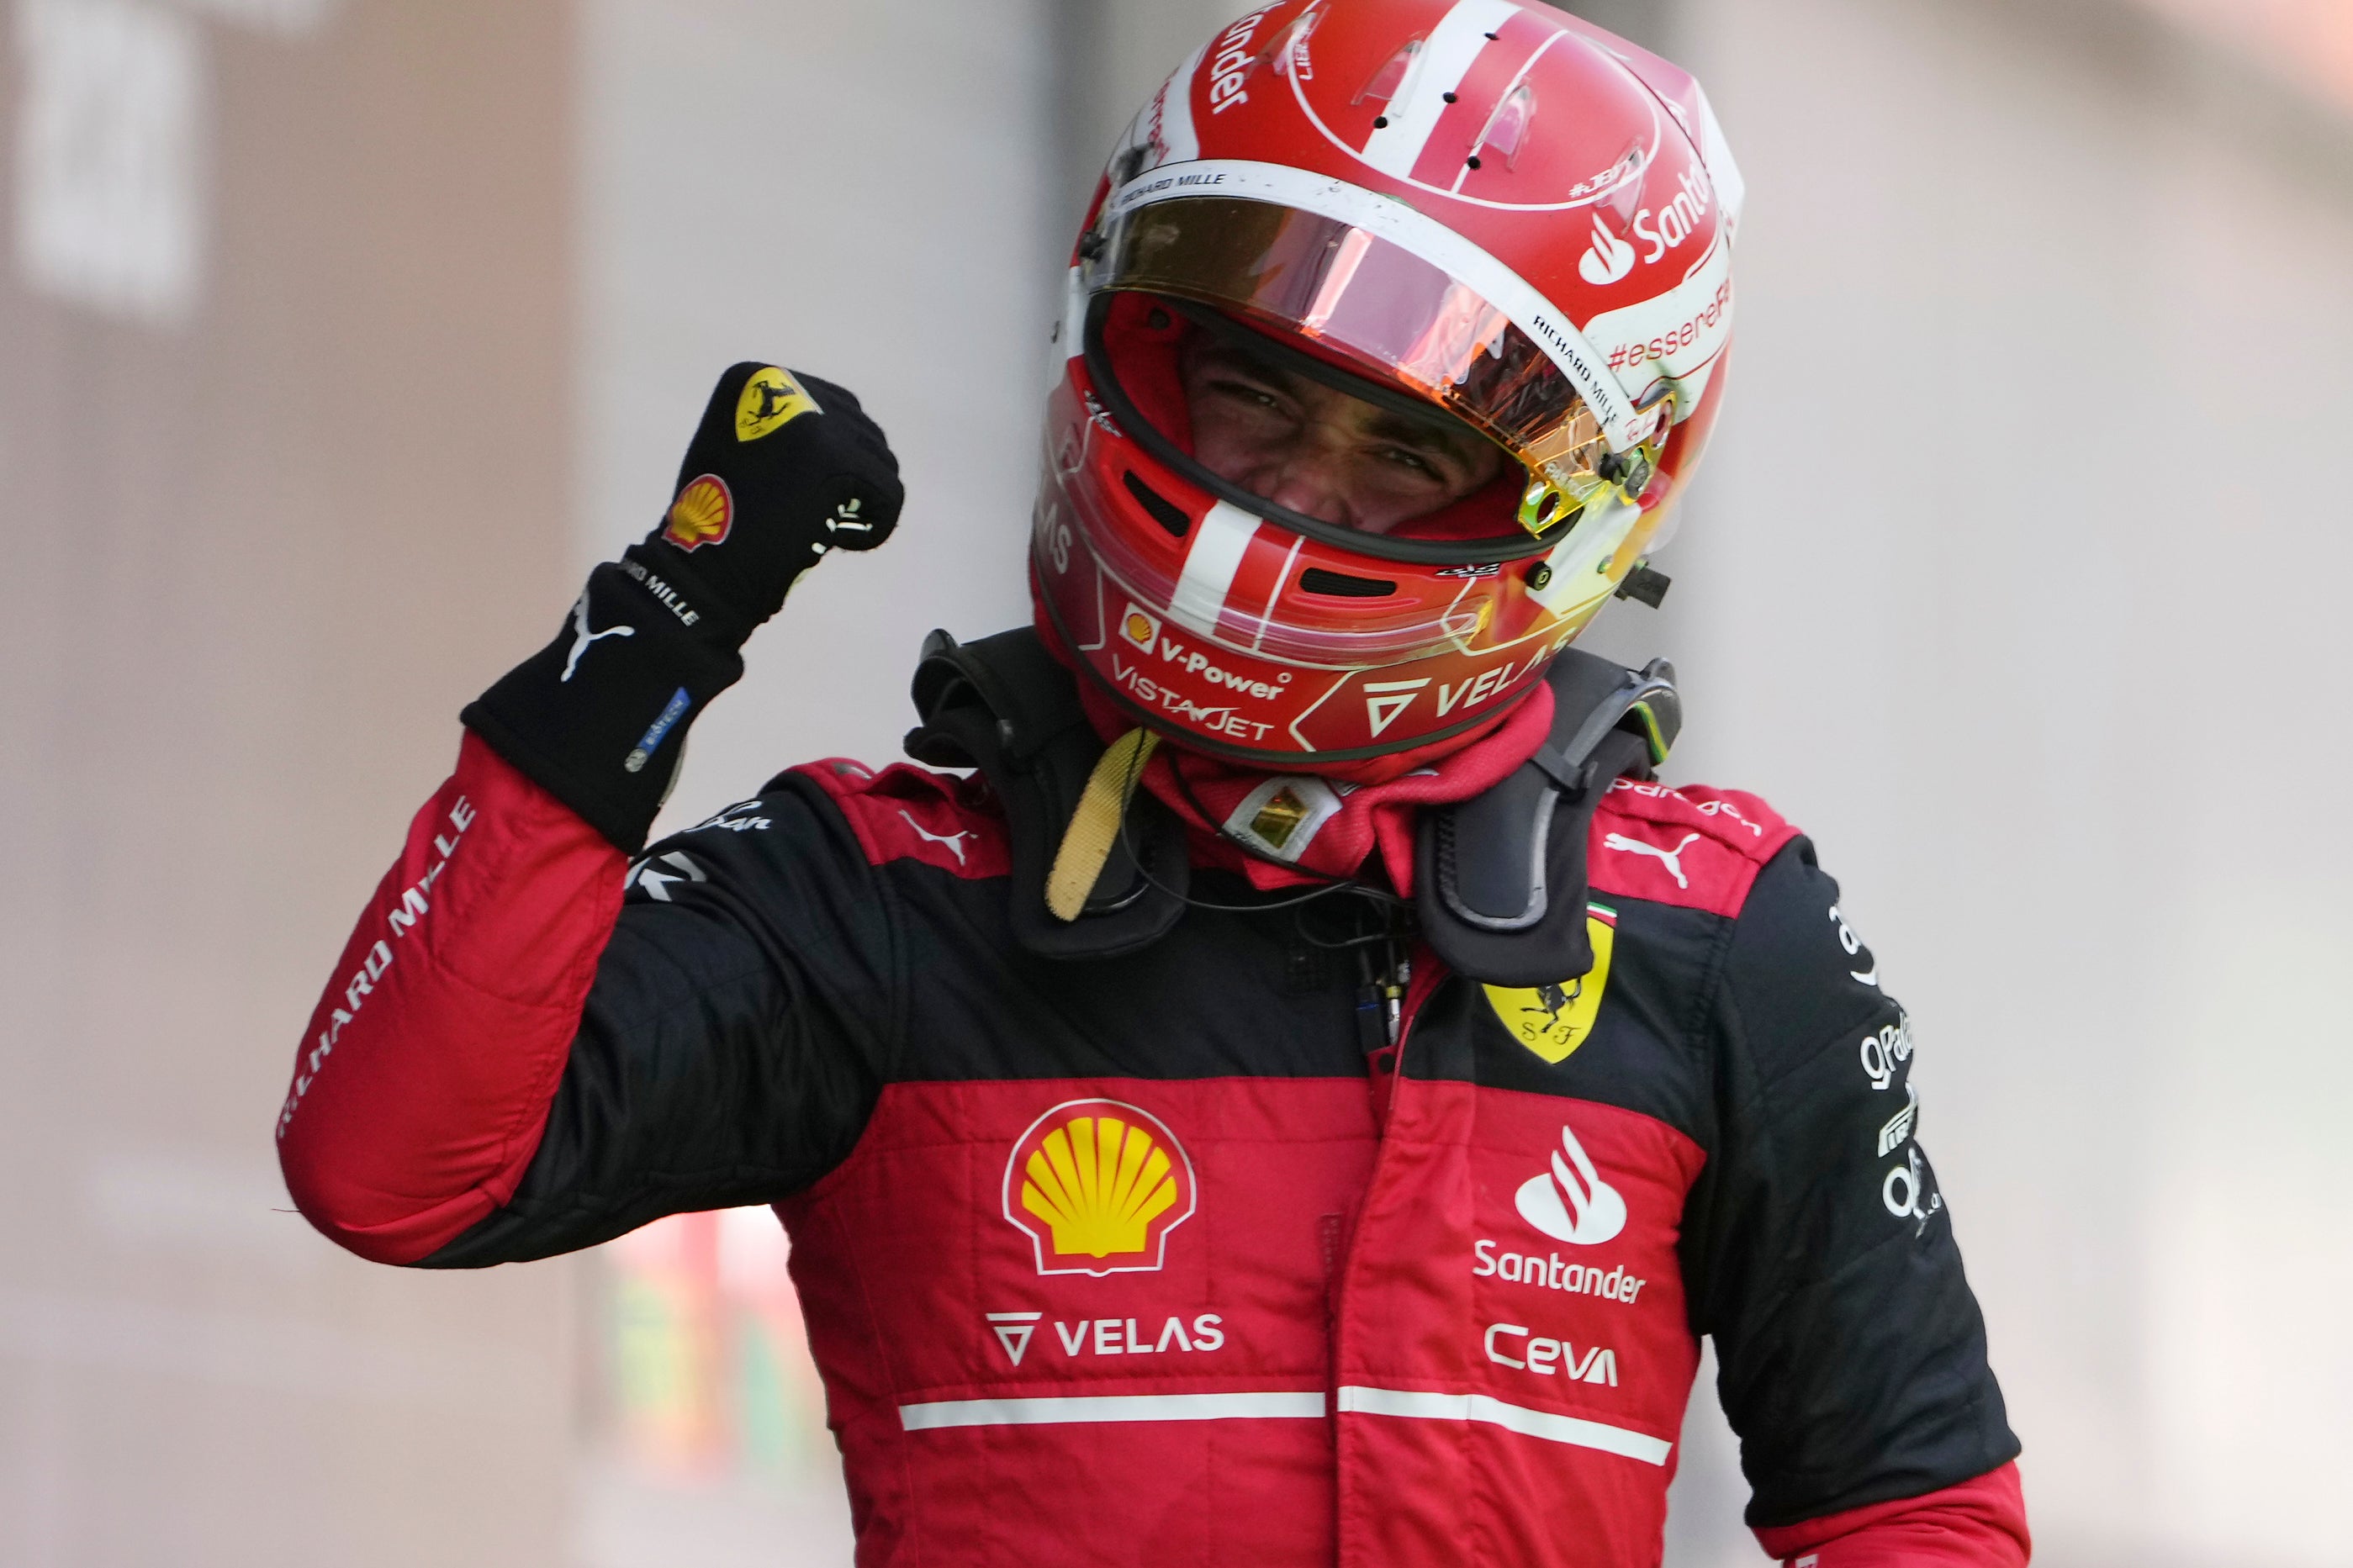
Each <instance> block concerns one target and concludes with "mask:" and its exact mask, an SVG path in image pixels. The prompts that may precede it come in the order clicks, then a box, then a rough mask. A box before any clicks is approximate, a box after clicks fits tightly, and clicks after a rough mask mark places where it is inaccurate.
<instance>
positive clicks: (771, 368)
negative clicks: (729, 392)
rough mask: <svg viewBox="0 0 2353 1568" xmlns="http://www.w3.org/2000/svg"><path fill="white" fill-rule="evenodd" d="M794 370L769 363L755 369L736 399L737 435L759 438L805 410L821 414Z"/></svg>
mask: <svg viewBox="0 0 2353 1568" xmlns="http://www.w3.org/2000/svg"><path fill="white" fill-rule="evenodd" d="M824 412H825V410H824V409H822V408H819V407H818V405H817V399H816V398H814V397H811V396H810V395H808V392H807V389H806V388H804V387H803V386H802V385H801V384H800V383H799V382H797V381H795V380H794V379H793V377H792V373H791V372H789V371H784V370H779V369H777V368H776V366H775V365H766V366H764V367H763V368H761V369H759V370H755V371H754V372H753V373H752V379H751V380H749V381H747V382H745V383H744V390H743V392H742V394H741V395H738V396H737V397H736V399H735V439H737V440H738V441H756V440H758V439H759V438H760V437H763V436H768V435H773V434H775V433H776V431H778V430H781V429H783V428H784V427H785V426H787V425H789V424H791V423H792V422H793V421H794V420H796V419H797V418H799V417H800V416H802V415H804V414H822V413H824Z"/></svg>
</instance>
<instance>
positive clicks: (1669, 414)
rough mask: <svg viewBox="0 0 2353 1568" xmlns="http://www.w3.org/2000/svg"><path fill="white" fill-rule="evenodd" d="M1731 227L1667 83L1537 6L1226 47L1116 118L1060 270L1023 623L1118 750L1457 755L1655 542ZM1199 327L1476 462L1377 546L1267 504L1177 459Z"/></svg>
mask: <svg viewBox="0 0 2353 1568" xmlns="http://www.w3.org/2000/svg"><path fill="white" fill-rule="evenodd" d="M1740 199H1741V184H1740V176H1739V174H1738V171H1737V170H1736V168H1735V166H1734V164H1733V162H1732V159H1731V156H1730V154H1729V153H1727V152H1726V151H1725V145H1724V139H1723V136H1722V134H1721V132H1719V131H1718V129H1717V126H1716V122H1715V115H1714V113H1713V111H1712V110H1710V109H1709V107H1708V103H1707V99H1706V97H1705V95H1704V94H1703V93H1702V92H1701V90H1700V88H1699V84H1698V83H1697V82H1695V81H1694V80H1693V79H1692V78H1691V77H1690V76H1689V75H1687V74H1685V73H1684V72H1683V71H1682V70H1680V69H1678V68H1675V67H1673V66H1672V65H1669V64H1668V63H1667V62H1665V61H1664V60H1662V59H1660V58H1658V57H1656V56H1654V55H1651V54H1649V53H1646V52H1645V51H1643V50H1641V49H1639V48H1636V47H1633V46H1632V45H1630V44H1628V43H1626V42H1624V41H1623V40H1621V39H1620V38H1617V37H1613V36H1611V35H1610V34H1609V33H1606V32H1603V31H1601V30H1600V29H1599V28H1597V27H1594V26H1590V25H1588V24H1587V23H1585V22H1582V21H1580V20H1578V19H1577V18H1576V17H1573V16H1567V15H1565V14H1563V13H1561V12H1558V11H1555V10H1552V9H1550V8H1549V7H1547V6H1545V5H1535V4H1521V3H1519V0H1287V3H1285V4H1282V5H1271V6H1267V7H1263V8H1261V9H1260V10H1256V11H1252V12H1251V13H1250V14H1249V15H1248V16H1243V17H1242V18H1240V20H1239V21H1236V22H1235V23H1233V24H1232V25H1231V26H1229V27H1227V28H1226V29H1225V30H1224V31H1222V32H1221V33H1219V35H1218V36H1217V37H1215V38H1213V39H1212V40H1210V42H1209V43H1208V44H1207V45H1205V46H1204V47H1202V48H1201V49H1200V50H1199V51H1198V52H1197V53H1196V54H1195V55H1194V56H1193V58H1191V59H1189V60H1187V62H1186V63H1185V64H1184V65H1183V66H1182V67H1181V68H1178V69H1177V71H1176V74H1175V75H1174V76H1172V77H1170V78H1169V79H1168V80H1167V82H1166V85H1164V86H1163V87H1162V88H1161V89H1160V90H1159V91H1158V92H1157V93H1156V94H1155V95H1154V97H1153V99H1152V100H1151V101H1150V102H1149V103H1147V104H1145V107H1144V110H1142V112H1141V113H1139V114H1138V115H1137V116H1136V118H1135V120H1134V122H1133V123H1132V124H1131V125H1130V127H1129V129H1128V131H1127V132H1126V134H1125V135H1124V137H1123V139H1122V142H1121V145H1120V147H1119V149H1118V151H1117V152H1116V153H1114V154H1113V157H1112V160H1111V163H1110V164H1109V166H1108V168H1107V169H1106V171H1105V174H1104V177H1103V182H1102V184H1101V185H1100V186H1099V187H1098V190H1097V194H1096V197H1095V201H1094V204H1093V206H1092V209H1091V211H1090V212H1089V215H1088V218H1087V223H1086V226H1085V228H1084V230H1083V231H1082V234H1081V236H1080V238H1079V242H1078V245H1077V247H1076V249H1075V252H1074V254H1073V257H1072V261H1071V268H1070V274H1069V281H1068V292H1067V295H1066V300H1065V304H1064V309H1063V314H1062V320H1061V322H1060V327H1059V328H1058V329H1057V333H1056V342H1057V343H1058V345H1059V346H1060V349H1061V350H1062V351H1063V353H1065V355H1066V356H1067V357H1066V358H1065V360H1064V363H1063V364H1062V369H1061V376H1060V382H1059V384H1057V385H1056V387H1055V389H1054V391H1053V393H1052V395H1051V397H1050V402H1049V405H1048V413H1047V424H1046V450H1045V474H1044V480H1043V483H1042V485H1041V487H1040V492H1039V501H1038V506H1037V510H1036V514H1035V519H1034V526H1033V531H1032V570H1033V572H1034V574H1035V587H1036V592H1037V599H1038V605H1039V618H1040V623H1041V626H1042V627H1043V629H1044V630H1045V631H1046V632H1047V634H1048V635H1049V637H1050V638H1052V639H1053V640H1055V641H1057V642H1059V644H1060V646H1061V647H1063V648H1064V649H1065V650H1067V652H1068V654H1069V656H1070V657H1071V658H1072V660H1073V661H1074V662H1075V663H1077V664H1078V665H1079V666H1080V668H1082V672H1083V674H1084V676H1085V677H1086V678H1088V679H1092V680H1094V681H1096V682H1098V683H1100V685H1101V686H1102V687H1103V689H1104V690H1106V691H1107V692H1109V693H1110V694H1111V696H1112V697H1113V698H1114V699H1115V700H1117V702H1118V703H1119V704H1120V705H1121V706H1123V707H1124V709H1125V710H1127V711H1128V712H1129V713H1130V714H1131V716H1133V717H1134V719H1135V720H1136V721H1138V722H1140V723H1143V724H1145V725H1147V726H1149V727H1150V728H1151V729H1153V730H1155V731H1158V732H1160V733H1161V734H1163V735H1165V736H1166V737H1167V738H1169V739H1171V740H1174V741H1176V742H1179V743H1181V744H1183V745H1185V746H1187V747H1190V748H1192V749H1195V750H1198V751H1201V752H1208V753H1211V754H1214V755H1220V756H1225V757H1229V758H1232V759H1234V760H1237V761H1240V762H1243V763H1249V764H1251V765H1254V766H1259V767H1265V768H1269V769H1278V770H1282V771H1290V772H1314V771H1317V770H1319V769H1323V768H1333V767H1345V765H1346V764H1352V763H1361V762H1362V761H1363V760H1365V759H1367V758H1373V757H1383V756H1388V755H1390V754H1392V753H1396V752H1407V751H1414V750H1420V751H1422V752H1425V753H1426V754H1427V753H1429V752H1432V751H1435V750H1442V749H1443V748H1444V743H1445V742H1449V741H1450V740H1452V739H1453V738H1455V737H1458V736H1464V735H1467V734H1469V733H1471V732H1472V731H1476V730H1479V729H1481V728H1482V726H1484V725H1486V724H1488V723H1489V722H1490V721H1493V720H1494V719H1496V718H1498V717H1500V716H1501V715H1502V714H1503V713H1504V711H1506V710H1508V709H1509V708H1510V707H1511V705H1512V704H1514V703H1515V702H1517V701H1518V700H1521V699H1522V698H1524V697H1525V696H1526V695H1527V694H1528V693H1529V692H1530V691H1532V690H1534V689H1535V686H1536V685H1537V683H1538V682H1539V681H1540V680H1541V679H1542V678H1543V675H1544V671H1545V669H1546V667H1547V666H1548V665H1549V664H1550V663H1551V662H1552V660H1553V658H1554V657H1555V656H1556V655H1557V654H1558V653H1559V652H1560V650H1561V649H1562V648H1563V647H1567V645H1568V643H1569V642H1570V640H1571V639H1573V638H1574V637H1576V636H1577V633H1578V632H1580V631H1581V630H1583V629H1584V627H1585V626H1586V624H1587V622H1588V621H1589V620H1591V619H1592V617H1593V616H1594V614H1595V613H1596V612H1597V611H1598V610H1599V608H1600V607H1601V605H1602V604H1603V603H1604V602H1605V601H1606V600H1608V599H1609V597H1610V595H1612V594H1613V593H1615V592H1616V591H1617V590H1618V588H1619V586H1620V584H1621V583H1622V582H1623V581H1624V580H1625V578H1626V576H1627V574H1629V573H1630V571H1631V570H1632V569H1633V568H1634V567H1635V565H1636V564H1637V563H1639V562H1640V561H1641V559H1642V558H1643V556H1644V555H1645V553H1646V552H1648V551H1649V550H1650V549H1651V547H1652V546H1653V545H1654V544H1656V543H1658V542H1661V532H1660V530H1661V525H1662V522H1663V521H1664V520H1665V518H1666V515H1667V511H1668V509H1669V507H1670V506H1671V505H1672V502H1673V500H1674V499H1675V496H1676V494H1677V492H1678V490H1679V489H1680V488H1681V486H1682V484H1683V481H1684V480H1685V479H1688V478H1689V476H1690V474H1691V472H1692V469H1693V468H1694V465H1695V464H1696V463H1697V461H1698V459H1699V457H1700V453H1701V450H1702V448H1703V447H1704V446H1705V444H1706V440H1707V432H1708V427H1709V426H1710V425H1711V423H1712V422H1713V419H1714V416H1715V406H1716V402H1717V399H1718V397H1719V396H1720V395H1721V392H1722V387H1723V369H1724V360H1725V353H1726V349H1727V344H1728V342H1729V340H1730V337H1731V331H1732V240H1733V231H1734V228H1735V226H1736V220H1737V215H1738V210H1739V205H1740ZM1201 333H1210V334H1217V335H1222V336H1225V337H1228V338H1234V337H1237V336H1238V335H1239V336H1240V338H1242V339H1245V340H1247V342H1248V343H1249V344H1250V348H1251V349H1252V350H1253V351H1254V352H1256V353H1259V354H1261V356H1264V355H1274V356H1277V357H1280V358H1281V359H1282V360H1283V361H1284V363H1286V364H1287V365H1288V367H1289V368H1290V369H1291V370H1292V371H1293V372H1295V373H1296V374H1301V375H1304V376H1307V377H1310V378H1313V379H1314V380H1316V381H1319V382H1323V383H1325V384H1329V385H1332V386H1335V387H1337V388H1339V389H1341V390H1343V391H1345V392H1347V393H1348V394H1350V395H1354V396H1356V397H1358V398H1361V399H1363V400H1365V401H1367V402H1370V403H1374V404H1376V405H1383V404H1387V405H1394V406H1395V407H1396V408H1397V409H1398V411H1400V412H1405V411H1410V412H1411V413H1412V414H1413V415H1414V416H1418V417H1420V418H1423V419H1429V418H1431V417H1433V416H1437V417H1440V418H1443V419H1446V420H1451V421H1459V422H1461V424H1462V425H1465V426H1469V427H1470V428H1471V429H1472V430H1473V431H1476V432H1477V433H1478V435H1479V437H1482V438H1483V439H1484V440H1486V441H1491V442H1493V444H1494V445H1496V446H1498V447H1501V448H1502V449H1503V450H1504V452H1505V453H1506V454H1508V456H1509V458H1510V459H1511V461H1509V462H1507V463H1505V464H1504V466H1503V474H1502V477H1501V478H1500V479H1497V480H1495V481H1494V482H1493V484H1490V485H1488V486H1486V487H1485V488H1484V489H1481V490H1479V491H1478V492H1476V493H1474V494H1472V495H1471V496H1469V497H1468V498H1467V499H1464V500H1459V501H1457V502H1456V503H1454V504H1453V505H1451V506H1450V507H1447V508H1446V509H1445V510H1441V511H1439V512H1437V513H1435V514H1433V515H1430V516H1427V517H1423V518H1419V519H1417V520H1416V521H1411V522H1409V523H1407V524H1405V525H1403V526H1401V527H1398V528H1397V529H1395V530H1393V531H1390V532H1388V533H1372V532H1366V531H1358V530H1356V529H1353V528H1350V527H1348V526H1345V524H1343V523H1339V522H1334V521H1328V520H1325V519H1321V518H1316V517H1311V516H1308V515H1305V514H1303V513H1302V512H1299V511H1296V510H1291V509H1290V508H1288V507H1286V506H1283V505H1280V504H1277V503H1276V502H1275V501H1273V500H1270V499H1268V498H1266V497H1263V496H1260V495H1256V494H1253V493H1251V491H1250V490H1249V489H1246V488H1245V487H1244V486H1242V485H1241V484H1240V483H1238V482H1236V481H1234V480H1232V479H1227V478H1224V477H1221V476H1220V475H1219V474H1218V473H1214V472H1212V471H1210V470H1209V469H1208V468H1206V467H1204V466H1203V465H1202V464H1201V463H1200V462H1198V461H1197V460H1196V459H1195V457H1194V455H1193V447H1192V439H1191V432H1190V428H1189V425H1188V420H1187V408H1186V403H1185V397H1184V393H1183V388H1182V385H1181V384H1180V378H1179V373H1178V362H1179V355H1180V353H1182V352H1183V348H1184V345H1185V344H1186V343H1187V342H1188V341H1189V340H1190V339H1191V338H1192V337H1193V336H1194V335H1196V334H1201Z"/></svg>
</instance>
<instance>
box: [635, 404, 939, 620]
mask: <svg viewBox="0 0 2353 1568" xmlns="http://www.w3.org/2000/svg"><path fill="white" fill-rule="evenodd" d="M671 496H672V500H671V501H670V510H669V511H668V512H667V513H665V514H664V516H663V518H662V521H661V525H660V526H659V527H658V528H656V529H655V530H654V531H652V532H651V533H649V534H648V535H647V536H646V538H645V540H644V542H642V543H638V544H634V545H631V546H630V547H629V549H628V552H627V553H626V555H625V557H624V558H625V559H626V560H629V561H634V562H636V563H638V564H639V565H641V566H643V567H644V568H645V569H646V570H647V571H648V572H649V573H652V574H657V575H659V576H661V577H663V578H665V579H667V580H668V581H670V582H671V583H673V584H680V585H681V586H683V587H685V588H686V589H687V590H688V591H689V592H690V593H692V592H693V591H694V590H695V589H696V588H698V587H699V588H700V590H701V594H700V597H702V599H704V600H705V601H707V602H708V603H709V604H710V605H712V608H713V611H714V614H713V616H712V619H713V620H714V621H724V622H726V623H728V624H727V625H726V626H712V628H710V635H714V636H716V635H720V634H721V633H722V632H723V631H732V630H733V627H734V626H741V627H742V635H741V636H740V637H737V641H738V643H739V644H740V643H741V641H742V638H743V637H749V636H750V635H751V632H752V628H753V627H754V626H758V625H759V624H760V623H761V622H762V621H765V620H766V619H767V618H768V617H769V616H773V615H775V614H776V612H777V611H778V610H780V609H782V608H783V607H784V603H785V593H786V590H787V589H789V588H790V587H791V586H792V585H793V581H794V579H796V578H797V577H798V576H799V575H800V574H802V573H804V572H806V571H807V570H808V569H809V568H810V567H811V566H814V565H816V564H817V563H818V559H819V558H820V557H822V556H823V555H824V554H825V552H827V551H828V550H871V549H873V548H874V546H876V545H878V544H880V543H881V542H883V541H884V540H886V539H888V538H890V537H891V531H892V529H893V528H895V527H896V526H898V522H899V508H900V505H901V503H902V501H904V500H905V499H906V491H905V490H904V489H902V488H901V487H900V484H899V462H898V459H897V458H893V457H892V455H891V447H890V444H889V443H888V442H886V441H885V440H884V439H883V438H882V432H881V429H880V428H879V427H878V426H876V425H875V423H874V421H872V420H871V419H869V418H867V417H866V412H865V410H863V409H861V408H860V407H859V406H858V399H857V398H856V397H855V396H853V395H850V393H849V390H848V389H847V388H845V387H839V386H836V385H834V384H833V383H831V382H829V381H819V380H818V378H817V377H815V376H813V375H800V374H795V373H792V372H788V371H782V370H778V369H777V368H776V366H774V365H763V364H757V363H751V362H748V361H747V362H746V363H743V364H739V365H737V366H735V367H734V368H733V369H732V370H730V371H729V372H728V373H727V374H725V375H723V376H721V377H720V378H719V385H718V386H717V387H716V388H715V389H714V390H713V391H712V394H711V401H710V403H709V404H708V405H705V406H704V408H703V410H702V425H701V426H700V427H698V428H697V429H696V431H695V433H694V440H693V441H692V443H691V444H690V445H689V446H688V447H687V448H686V460H685V461H684V462H682V463H681V464H680V465H679V468H678V483H677V485H676V486H675V487H673V489H672V490H671Z"/></svg>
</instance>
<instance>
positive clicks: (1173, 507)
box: [1121, 468, 1193, 539]
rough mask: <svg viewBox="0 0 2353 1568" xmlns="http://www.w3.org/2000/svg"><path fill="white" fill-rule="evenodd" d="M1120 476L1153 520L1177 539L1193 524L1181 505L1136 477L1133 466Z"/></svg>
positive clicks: (1129, 492) (1182, 536)
mask: <svg viewBox="0 0 2353 1568" xmlns="http://www.w3.org/2000/svg"><path fill="white" fill-rule="evenodd" d="M1121 477H1122V478H1123V479H1125V480H1126V481H1127V493H1128V494H1130V495H1132V496H1134V498H1135V499H1136V500H1137V502H1138V503H1139V504H1141V505H1142V506H1143V508H1144V510H1146V511H1148V512H1150V513H1151V514H1152V521H1155V522H1156V523H1158V524H1159V525H1160V526H1161V527H1163V528H1165V529H1166V530H1167V531H1169V532H1170V533H1172V534H1174V535H1176V537H1177V538H1179V539H1182V538H1184V537H1185V531H1186V530H1187V529H1188V528H1190V527H1192V526H1193V520H1192V519H1191V518H1189V517H1187V516H1186V515H1185V509H1184V508H1183V507H1181V506H1178V505H1177V504H1176V502H1175V501H1173V500H1169V499H1168V498H1167V497H1166V496H1164V495H1162V494H1161V493H1160V492H1159V491H1158V490H1155V489H1153V488H1152V487H1151V486H1150V485H1147V484H1145V482H1144V481H1143V480H1142V479H1137V478H1136V477H1135V470H1134V469H1133V468H1130V469H1129V470H1127V472H1126V473H1125V474H1124V475H1122V476H1121Z"/></svg>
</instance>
